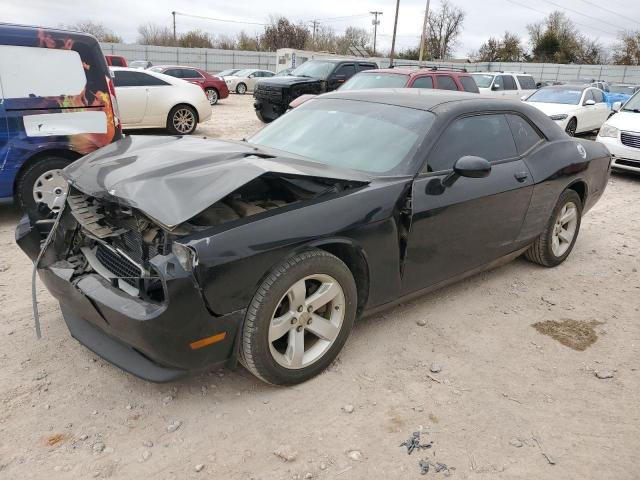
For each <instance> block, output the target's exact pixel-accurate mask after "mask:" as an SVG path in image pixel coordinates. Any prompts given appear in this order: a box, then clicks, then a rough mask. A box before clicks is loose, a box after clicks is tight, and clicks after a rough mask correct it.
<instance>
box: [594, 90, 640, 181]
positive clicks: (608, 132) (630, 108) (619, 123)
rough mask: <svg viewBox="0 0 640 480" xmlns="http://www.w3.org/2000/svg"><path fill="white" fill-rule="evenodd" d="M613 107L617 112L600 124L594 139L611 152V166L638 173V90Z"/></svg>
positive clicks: (639, 131) (639, 169)
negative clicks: (629, 97) (627, 99)
mask: <svg viewBox="0 0 640 480" xmlns="http://www.w3.org/2000/svg"><path fill="white" fill-rule="evenodd" d="M613 108H614V111H616V112H617V113H616V114H615V115H613V116H612V117H610V118H609V120H607V121H606V122H605V123H604V125H602V127H601V128H600V132H599V133H598V137H597V138H596V141H597V142H600V143H602V144H604V145H605V146H606V147H607V148H608V149H609V152H611V158H612V162H611V166H612V167H613V168H616V169H621V170H629V171H632V172H636V173H640V91H637V92H636V93H635V94H634V95H633V97H631V99H630V100H629V101H627V102H626V103H625V104H624V105H621V104H620V103H618V104H614V106H613Z"/></svg>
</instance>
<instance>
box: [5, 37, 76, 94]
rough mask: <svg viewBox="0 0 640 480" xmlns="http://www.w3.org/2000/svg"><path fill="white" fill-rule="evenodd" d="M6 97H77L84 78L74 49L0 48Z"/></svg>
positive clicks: (8, 46)
mask: <svg viewBox="0 0 640 480" xmlns="http://www.w3.org/2000/svg"><path fill="white" fill-rule="evenodd" d="M0 78H1V79H2V89H3V91H4V96H5V98H28V97H58V96H60V95H80V94H81V93H82V91H83V90H84V88H85V86H86V85H87V77H86V75H85V72H84V67H83V66H82V60H81V59H80V54H78V52H76V51H75V50H66V49H56V48H34V47H21V46H14V45H0Z"/></svg>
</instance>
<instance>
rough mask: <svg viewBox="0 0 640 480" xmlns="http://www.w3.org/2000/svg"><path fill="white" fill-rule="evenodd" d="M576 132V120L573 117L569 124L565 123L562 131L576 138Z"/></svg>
mask: <svg viewBox="0 0 640 480" xmlns="http://www.w3.org/2000/svg"><path fill="white" fill-rule="evenodd" d="M576 130H578V119H577V118H576V117H573V118H572V119H571V120H569V123H567V126H566V128H565V129H564V131H565V132H566V133H567V135H569V136H570V137H575V136H576Z"/></svg>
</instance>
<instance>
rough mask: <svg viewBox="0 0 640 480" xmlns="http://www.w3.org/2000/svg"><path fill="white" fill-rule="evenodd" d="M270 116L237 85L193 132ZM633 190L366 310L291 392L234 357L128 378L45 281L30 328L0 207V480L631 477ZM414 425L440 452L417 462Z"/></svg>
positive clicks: (638, 306)
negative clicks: (561, 238) (520, 245)
mask: <svg viewBox="0 0 640 480" xmlns="http://www.w3.org/2000/svg"><path fill="white" fill-rule="evenodd" d="M259 127H260V123H259V122H258V121H257V119H256V118H255V116H254V114H253V112H252V109H251V97H250V96H245V97H235V96H232V97H231V98H230V99H227V100H225V101H223V102H222V103H221V104H220V105H218V106H216V107H215V108H214V117H213V120H212V121H210V122H209V125H204V126H201V127H200V128H199V133H201V134H204V135H208V136H212V137H219V136H229V137H231V138H242V136H243V135H246V134H249V133H251V132H253V131H255V130H256V129H257V128H259ZM639 192H640V177H633V176H622V175H614V176H613V177H612V179H611V181H610V184H609V186H608V189H607V191H606V193H605V195H604V197H603V199H602V200H601V201H600V202H599V204H598V205H597V206H596V207H595V208H594V209H593V210H592V211H591V212H590V213H589V214H588V215H587V216H586V217H585V219H584V221H583V224H582V230H581V232H580V238H579V239H578V242H577V245H576V248H575V250H574V252H573V253H572V255H571V256H570V257H569V259H568V261H567V262H566V263H564V264H563V265H562V266H560V267H558V268H556V269H544V268H540V267H537V266H535V265H532V264H530V263H527V262H526V261H524V260H517V261H515V262H513V263H511V264H509V265H507V266H505V267H502V268H500V269H498V270H494V271H492V272H488V273H484V274H481V275H477V276H475V277H473V278H471V279H469V280H467V281H464V282H462V283H460V284H457V285H455V286H452V287H449V288H446V289H443V290H441V291H438V292H436V293H433V294H431V295H428V296H425V297H424V298H421V299H419V300H416V301H414V302H412V303H407V304H404V305H401V306H399V307H397V308H395V309H394V310H391V311H388V312H386V313H383V314H379V315H376V316H373V317H370V318H367V319H364V320H361V321H360V322H359V323H358V324H357V325H356V328H355V329H354V331H353V333H352V335H351V337H350V339H349V341H348V342H347V345H346V347H345V349H344V351H343V352H342V354H341V355H340V357H339V359H338V360H337V361H336V362H335V363H334V364H333V365H332V367H331V368H330V369H329V370H328V371H326V372H325V373H323V374H322V375H320V376H319V377H317V378H316V379H314V380H312V381H309V382H307V383H306V384H303V385H299V386H296V387H293V388H275V387H269V386H266V385H264V384H262V383H261V382H259V381H257V380H256V379H254V378H253V377H252V376H251V375H250V374H249V373H247V372H246V371H244V370H243V369H238V370H236V371H220V372H213V373H211V374H208V375H202V376H199V377H196V378H191V379H188V380H184V381H181V382H178V383H175V384H173V385H155V384H151V383H147V382H144V381H142V380H138V379H136V378H133V377H131V376H130V375H128V374H125V373H123V372H122V371H120V370H118V369H116V368H114V367H112V366H110V365H109V364H107V363H105V362H104V361H102V360H101V359H99V358H96V356H95V355H93V354H92V353H91V352H89V351H88V350H86V349H85V348H84V347H82V346H80V345H79V344H78V343H77V342H76V341H75V340H73V339H72V338H70V336H69V334H68V332H67V330H66V328H65V326H64V324H63V321H62V318H61V315H60V311H59V308H58V306H57V304H56V303H55V302H54V301H53V300H52V298H51V297H50V296H49V295H48V294H47V293H46V291H45V290H44V288H43V287H42V286H41V285H40V286H39V287H38V291H39V298H40V306H41V312H42V322H43V338H42V340H40V341H36V339H35V333H34V330H33V325H32V318H31V303H30V273H31V268H30V262H29V261H28V260H27V258H26V257H25V256H24V255H23V254H22V253H21V252H20V251H19V250H18V248H17V247H16V245H15V244H14V237H13V231H14V225H15V222H16V219H17V218H18V217H17V213H16V211H15V210H14V209H12V208H10V207H0V244H1V245H2V250H1V251H0V272H2V273H1V274H0V311H2V316H1V318H0V365H2V368H1V369H0V401H1V404H0V478H6V479H26V478H29V479H45V478H46V479H51V478H55V479H58V478H63V479H66V478H68V479H78V478H92V477H97V478H117V479H134V478H154V479H156V478H157V479H175V478H179V479H183V478H215V479H296V478H300V479H303V478H305V479H306V478H318V479H332V478H338V479H372V478H373V479H377V478H387V479H396V478H403V479H408V478H430V477H432V476H433V477H436V478H441V477H444V476H445V472H440V473H435V468H434V467H431V471H430V472H429V473H428V474H427V475H426V476H425V477H421V476H420V473H419V468H418V461H419V460H420V459H423V458H424V459H431V460H432V462H433V463H436V462H442V463H445V464H447V465H448V466H449V468H450V470H449V472H450V473H451V474H452V476H453V478H456V477H457V478H462V479H464V478H470V479H493V478H503V479H512V478H531V479H536V480H538V479H585V478H598V479H614V478H615V479H636V478H638V473H637V467H638V461H637V456H638V453H637V452H638V451H639V450H640V407H639V404H638V393H639V392H640V372H639V371H638V368H639V367H640V364H639V358H640V273H639V272H638V270H639V269H640V256H639V255H640V254H639V253H638V252H639V251H640V223H639V222H638V219H639V218H640V202H638V198H640V194H639ZM565 320H569V321H568V322H567V321H565ZM549 321H551V322H560V323H549ZM538 322H540V323H538ZM535 323H538V325H537V326H536V327H535V328H534V327H533V326H532V325H533V324H535ZM541 332H542V333H541ZM549 335H552V336H553V337H555V338H556V339H557V340H556V339H554V338H552V336H549ZM574 337H576V338H574ZM560 342H562V343H560ZM572 347H574V348H578V349H574V348H572ZM580 348H583V350H580ZM596 373H597V374H598V375H599V376H600V377H610V378H598V376H596ZM352 409H353V410H352ZM349 412H351V413H349ZM180 422H181V423H180ZM172 425H173V426H172ZM176 427H177V428H176ZM414 431H421V432H422V441H423V442H428V441H433V447H432V448H430V449H424V450H418V451H414V452H413V454H412V455H410V456H408V455H407V450H406V448H404V447H402V448H401V447H399V445H400V443H401V442H403V441H404V440H406V439H407V438H408V437H409V436H410V435H411V433H412V432H414ZM287 449H288V450H291V452H290V456H289V459H290V460H289V461H285V460H283V459H282V458H280V457H278V456H276V455H275V454H274V451H276V450H284V451H285V453H287ZM353 451H357V452H359V453H353ZM294 452H295V453H294ZM283 456H285V457H286V456H287V455H286V454H285V455H283ZM454 468H455V470H454ZM197 470H199V471H197Z"/></svg>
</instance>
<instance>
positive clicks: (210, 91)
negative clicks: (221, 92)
mask: <svg viewBox="0 0 640 480" xmlns="http://www.w3.org/2000/svg"><path fill="white" fill-rule="evenodd" d="M205 94H206V95H207V100H209V103H210V104H211V105H215V104H216V103H218V92H217V91H216V89H215V88H207V89H206V90H205Z"/></svg>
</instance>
